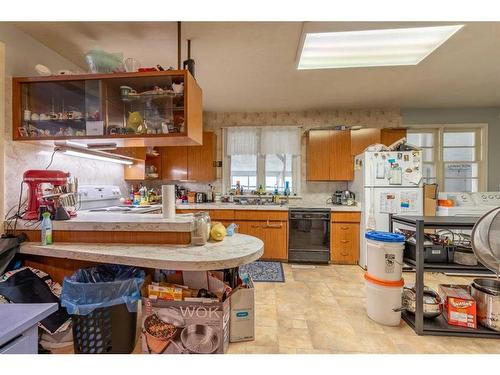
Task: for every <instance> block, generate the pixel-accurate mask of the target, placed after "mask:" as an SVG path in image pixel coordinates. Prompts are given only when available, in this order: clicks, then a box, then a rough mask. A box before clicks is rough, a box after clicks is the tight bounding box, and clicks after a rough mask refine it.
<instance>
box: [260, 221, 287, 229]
mask: <svg viewBox="0 0 500 375" xmlns="http://www.w3.org/2000/svg"><path fill="white" fill-rule="evenodd" d="M281 227H283V224H282V223H279V224H278V225H275V224H271V223H269V220H267V223H266V225H265V226H264V228H277V229H280V228H281Z"/></svg>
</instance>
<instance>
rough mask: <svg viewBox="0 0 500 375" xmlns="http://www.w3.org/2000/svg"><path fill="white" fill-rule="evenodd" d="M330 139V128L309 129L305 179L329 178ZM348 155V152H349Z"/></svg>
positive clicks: (324, 179) (323, 179) (326, 179)
mask: <svg viewBox="0 0 500 375" xmlns="http://www.w3.org/2000/svg"><path fill="white" fill-rule="evenodd" d="M331 152H332V141H331V131H330V130H311V131H309V133H308V136H307V156H306V163H307V176H306V178H307V180H309V181H328V180H330V163H329V162H328V161H329V160H330V155H331ZM349 156H350V153H349Z"/></svg>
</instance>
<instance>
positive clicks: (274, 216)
mask: <svg viewBox="0 0 500 375" xmlns="http://www.w3.org/2000/svg"><path fill="white" fill-rule="evenodd" d="M234 218H235V220H266V221H267V220H269V221H276V220H288V211H264V210H235V211H234Z"/></svg>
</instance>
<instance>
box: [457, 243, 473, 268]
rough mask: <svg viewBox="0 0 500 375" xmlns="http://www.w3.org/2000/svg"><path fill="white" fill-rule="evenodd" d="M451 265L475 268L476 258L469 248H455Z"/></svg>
mask: <svg viewBox="0 0 500 375" xmlns="http://www.w3.org/2000/svg"><path fill="white" fill-rule="evenodd" d="M453 263H456V264H461V265H463V266H477V263H478V262H477V258H476V256H475V255H474V252H473V251H472V249H471V248H469V247H464V246H457V247H455V251H454V254H453Z"/></svg>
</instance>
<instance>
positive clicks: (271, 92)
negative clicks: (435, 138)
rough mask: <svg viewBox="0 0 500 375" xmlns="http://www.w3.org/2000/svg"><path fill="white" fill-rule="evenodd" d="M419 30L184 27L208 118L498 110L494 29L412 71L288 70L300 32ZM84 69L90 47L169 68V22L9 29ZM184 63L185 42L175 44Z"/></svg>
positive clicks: (468, 32) (172, 56) (460, 37)
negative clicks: (251, 114) (340, 111)
mask: <svg viewBox="0 0 500 375" xmlns="http://www.w3.org/2000/svg"><path fill="white" fill-rule="evenodd" d="M422 25H426V23H422V22H421V23H392V24H391V23H374V22H372V23H366V22H350V23H345V22H332V23H315V22H313V23H300V22H265V23H259V22H234V23H231V22H184V23H183V39H185V38H190V39H192V57H193V58H194V59H195V61H196V78H197V80H198V82H199V84H200V86H201V87H202V88H203V93H204V107H205V109H206V110H209V111H285V110H292V111H298V110H312V109H332V108H361V107H363V108H367V107H372V108H375V107H396V108H397V107H406V108H418V107H420V108H422V107H427V108H430V107H461V106H497V105H500V90H499V89H498V88H499V87H500V74H499V73H500V72H499V67H500V64H499V63H500V48H499V45H498V41H499V40H500V23H499V22H495V23H474V22H473V23H469V22H467V23H466V27H464V28H463V29H462V30H461V31H459V32H458V33H457V34H455V35H454V36H453V37H452V38H451V39H450V40H448V41H447V42H446V43H445V44H443V45H442V46H441V47H439V48H438V49H437V50H436V51H435V52H433V53H432V54H431V55H430V56H429V57H427V58H426V59H425V60H424V61H423V62H421V63H420V64H419V65H417V66H406V67H404V66H403V67H377V68H350V69H328V70H306V71H299V70H297V69H296V57H297V49H298V46H299V43H300V38H301V33H302V29H303V28H304V30H311V31H312V30H315V31H336V30H360V29H373V28H390V27H409V26H422ZM16 26H17V27H19V28H21V29H22V30H24V31H25V32H27V33H29V34H30V35H32V36H33V37H34V38H35V39H37V40H39V41H40V42H42V43H44V44H45V45H47V46H48V47H50V48H52V49H54V50H56V51H57V52H59V53H60V54H61V55H63V56H65V57H66V58H68V59H70V60H71V61H73V62H75V63H77V64H79V65H80V66H82V67H85V62H84V59H83V55H84V53H85V52H86V51H87V50H89V49H91V48H93V47H95V46H99V47H101V48H103V49H105V50H107V51H110V52H120V51H121V52H123V53H124V56H125V57H135V58H137V59H138V60H139V61H140V62H141V63H142V65H143V66H149V65H155V64H161V65H163V66H167V67H168V66H174V67H176V65H177V34H176V23H173V22H163V23H161V22H78V23H70V22H63V23H54V22H50V23H48V22H47V23H35V22H28V23H16ZM182 47H183V50H184V54H183V59H185V57H186V56H185V50H186V49H185V41H183V43H182Z"/></svg>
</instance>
